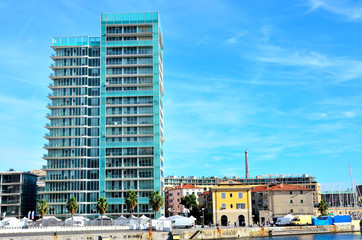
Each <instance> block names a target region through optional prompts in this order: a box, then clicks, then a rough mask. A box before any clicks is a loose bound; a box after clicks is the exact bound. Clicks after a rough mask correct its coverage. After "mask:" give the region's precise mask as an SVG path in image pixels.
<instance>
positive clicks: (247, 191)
mask: <svg viewBox="0 0 362 240" xmlns="http://www.w3.org/2000/svg"><path fill="white" fill-rule="evenodd" d="M210 191H211V196H212V209H213V222H214V224H219V225H221V226H227V225H228V224H230V225H231V226H234V225H235V224H236V226H246V225H249V226H250V225H252V215H251V187H249V186H245V185H243V184H241V183H239V182H235V181H232V180H227V181H225V182H221V183H220V184H219V185H218V186H216V187H213V188H211V190H210Z"/></svg>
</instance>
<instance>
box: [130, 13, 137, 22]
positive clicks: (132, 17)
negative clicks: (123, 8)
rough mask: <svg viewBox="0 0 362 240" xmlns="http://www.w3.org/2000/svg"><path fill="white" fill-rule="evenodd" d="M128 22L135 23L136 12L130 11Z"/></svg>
mask: <svg viewBox="0 0 362 240" xmlns="http://www.w3.org/2000/svg"><path fill="white" fill-rule="evenodd" d="M130 23H137V13H131V16H130Z"/></svg>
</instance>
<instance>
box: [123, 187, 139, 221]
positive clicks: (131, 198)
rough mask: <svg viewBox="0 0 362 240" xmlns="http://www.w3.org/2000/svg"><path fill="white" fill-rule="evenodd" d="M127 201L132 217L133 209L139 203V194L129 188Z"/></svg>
mask: <svg viewBox="0 0 362 240" xmlns="http://www.w3.org/2000/svg"><path fill="white" fill-rule="evenodd" d="M125 202H126V205H127V207H128V208H129V212H130V215H129V216H130V217H131V216H132V211H133V209H134V208H135V207H136V206H137V204H138V196H137V194H136V193H135V192H134V191H132V190H129V191H128V193H127V197H126V199H125Z"/></svg>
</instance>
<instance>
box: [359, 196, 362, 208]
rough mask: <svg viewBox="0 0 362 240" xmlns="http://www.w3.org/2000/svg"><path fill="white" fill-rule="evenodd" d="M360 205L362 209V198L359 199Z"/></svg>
mask: <svg viewBox="0 0 362 240" xmlns="http://www.w3.org/2000/svg"><path fill="white" fill-rule="evenodd" d="M358 205H359V206H360V207H362V198H360V199H359V201H358Z"/></svg>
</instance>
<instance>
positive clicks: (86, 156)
mask: <svg viewBox="0 0 362 240" xmlns="http://www.w3.org/2000/svg"><path fill="white" fill-rule="evenodd" d="M100 29H101V32H100V37H54V38H53V43H52V46H51V47H52V48H53V50H54V54H53V55H52V56H51V58H52V60H53V61H54V63H53V64H52V65H51V69H52V70H53V73H52V74H51V75H50V78H51V79H52V83H51V84H50V85H49V88H50V89H51V91H52V92H51V93H50V94H49V96H48V98H49V99H50V100H51V103H49V104H48V108H49V110H50V113H49V114H48V115H47V118H48V119H49V123H48V124H47V125H46V128H47V129H48V130H49V133H48V134H46V135H45V138H46V139H47V140H48V141H49V143H48V144H46V145H45V146H44V148H45V149H47V150H48V154H45V155H44V159H46V160H47V165H46V168H45V169H44V170H45V171H46V178H45V180H44V182H45V189H44V191H43V192H42V193H41V194H44V198H45V199H46V200H47V201H48V203H49V214H52V215H56V216H58V217H65V216H68V215H67V212H66V208H65V204H66V202H67V200H68V199H69V198H70V197H71V196H74V197H76V199H77V201H78V202H79V210H78V213H77V214H82V215H88V217H95V216H96V212H95V209H96V201H97V199H99V198H100V197H105V198H107V200H108V203H109V204H110V206H109V209H108V212H107V215H120V214H123V215H127V213H128V209H127V207H126V205H125V201H124V198H125V196H126V193H127V192H128V191H129V190H134V191H136V193H137V195H138V199H139V201H138V206H137V207H136V209H135V210H134V214H135V215H143V214H145V215H148V216H150V217H153V215H154V213H153V210H152V209H150V206H149V204H148V196H149V194H150V192H152V191H160V192H161V193H162V194H163V188H164V180H163V179H164V173H163V172H164V170H163V164H164V158H163V143H164V137H163V119H164V116H163V96H164V92H163V43H162V31H161V25H160V20H159V14H158V13H157V12H143V13H110V14H102V15H101V27H100ZM161 211H163V209H161V210H160V212H161ZM160 212H158V214H157V215H158V216H160Z"/></svg>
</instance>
